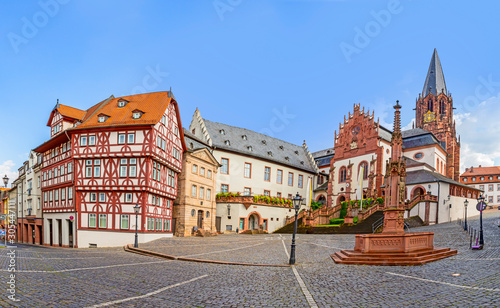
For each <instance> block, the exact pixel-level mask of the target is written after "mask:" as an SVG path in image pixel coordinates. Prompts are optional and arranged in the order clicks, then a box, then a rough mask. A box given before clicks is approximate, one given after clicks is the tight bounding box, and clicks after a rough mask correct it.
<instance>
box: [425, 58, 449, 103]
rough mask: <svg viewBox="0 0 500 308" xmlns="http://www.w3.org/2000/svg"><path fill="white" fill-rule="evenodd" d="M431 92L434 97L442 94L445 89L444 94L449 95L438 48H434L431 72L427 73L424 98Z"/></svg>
mask: <svg viewBox="0 0 500 308" xmlns="http://www.w3.org/2000/svg"><path fill="white" fill-rule="evenodd" d="M429 88H430V92H431V93H432V94H434V95H437V94H439V93H441V91H442V89H444V93H445V94H447V93H448V92H447V90H446V83H445V81H444V74H443V68H442V67H441V61H439V56H438V53H437V50H436V48H434V53H433V54H432V58H431V63H430V64H429V70H428V71H427V77H426V78H425V83H424V89H423V90H422V97H426V96H427V94H429Z"/></svg>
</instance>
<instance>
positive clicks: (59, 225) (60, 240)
mask: <svg viewBox="0 0 500 308" xmlns="http://www.w3.org/2000/svg"><path fill="white" fill-rule="evenodd" d="M57 229H58V231H59V247H62V221H61V220H60V219H57Z"/></svg>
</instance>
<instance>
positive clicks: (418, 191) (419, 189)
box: [411, 185, 425, 199]
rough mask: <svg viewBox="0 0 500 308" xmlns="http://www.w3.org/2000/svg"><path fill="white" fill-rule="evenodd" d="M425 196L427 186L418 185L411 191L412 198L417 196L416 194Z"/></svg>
mask: <svg viewBox="0 0 500 308" xmlns="http://www.w3.org/2000/svg"><path fill="white" fill-rule="evenodd" d="M418 195H420V196H423V195H425V188H423V187H422V186H420V185H419V186H416V187H414V188H413V190H412V191H411V198H412V199H413V198H415V197H416V196H418Z"/></svg>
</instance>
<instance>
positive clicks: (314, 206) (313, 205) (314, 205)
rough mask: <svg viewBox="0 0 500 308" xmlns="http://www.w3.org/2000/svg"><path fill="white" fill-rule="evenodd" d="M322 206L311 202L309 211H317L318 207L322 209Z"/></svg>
mask: <svg viewBox="0 0 500 308" xmlns="http://www.w3.org/2000/svg"><path fill="white" fill-rule="evenodd" d="M322 206H323V204H321V203H319V202H316V201H311V209H312V210H313V211H315V210H317V209H319V208H320V207H322Z"/></svg>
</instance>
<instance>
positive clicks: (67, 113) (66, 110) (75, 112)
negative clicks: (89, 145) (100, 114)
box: [57, 104, 85, 121]
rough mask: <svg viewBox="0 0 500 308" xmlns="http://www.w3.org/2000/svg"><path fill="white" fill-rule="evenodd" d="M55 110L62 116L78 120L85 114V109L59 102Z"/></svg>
mask: <svg viewBox="0 0 500 308" xmlns="http://www.w3.org/2000/svg"><path fill="white" fill-rule="evenodd" d="M57 111H59V113H60V114H61V115H62V116H64V117H67V118H72V119H75V120H80V121H81V120H82V119H83V117H84V116H85V111H83V110H80V109H77V108H73V107H70V106H66V105H61V104H59V106H58V107H57Z"/></svg>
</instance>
